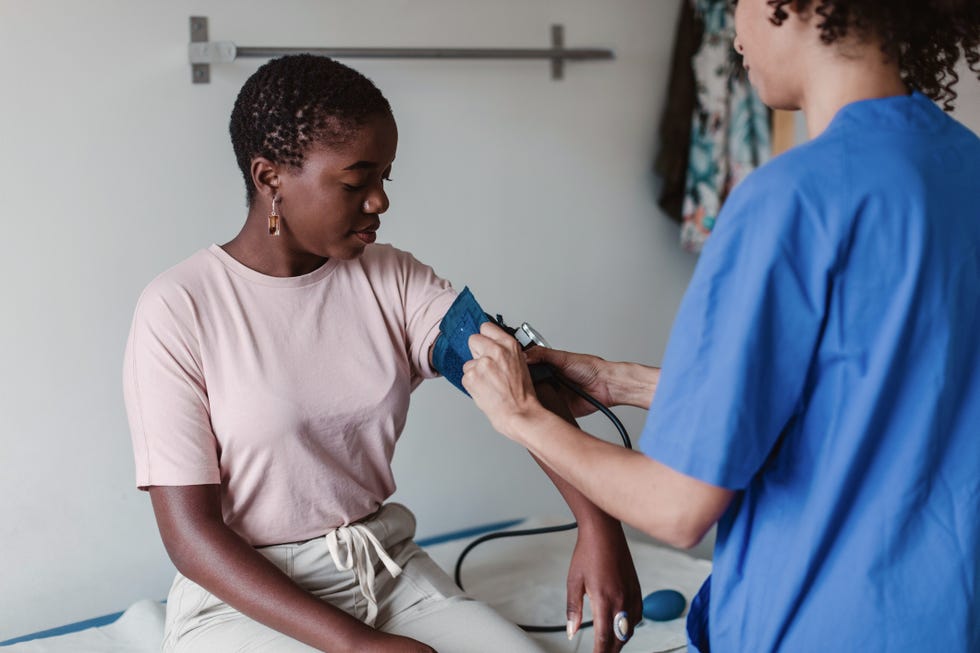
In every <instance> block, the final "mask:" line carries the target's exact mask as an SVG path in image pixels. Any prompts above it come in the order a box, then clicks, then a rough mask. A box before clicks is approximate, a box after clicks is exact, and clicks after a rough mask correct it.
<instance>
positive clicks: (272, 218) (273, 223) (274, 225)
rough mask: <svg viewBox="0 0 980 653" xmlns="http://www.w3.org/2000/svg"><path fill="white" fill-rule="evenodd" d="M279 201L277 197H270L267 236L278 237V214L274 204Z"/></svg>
mask: <svg viewBox="0 0 980 653" xmlns="http://www.w3.org/2000/svg"><path fill="white" fill-rule="evenodd" d="M278 201H279V196H278V195H273V197H272V211H270V212H269V235H270V236H278V235H279V212H278V211H276V202H278Z"/></svg>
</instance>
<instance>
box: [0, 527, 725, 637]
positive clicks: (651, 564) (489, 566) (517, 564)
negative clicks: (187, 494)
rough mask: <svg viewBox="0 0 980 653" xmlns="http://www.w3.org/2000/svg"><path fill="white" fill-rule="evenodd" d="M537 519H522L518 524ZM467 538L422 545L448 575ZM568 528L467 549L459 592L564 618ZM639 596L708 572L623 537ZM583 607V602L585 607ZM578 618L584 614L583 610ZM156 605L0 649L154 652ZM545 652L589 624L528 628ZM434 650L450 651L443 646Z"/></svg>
mask: <svg viewBox="0 0 980 653" xmlns="http://www.w3.org/2000/svg"><path fill="white" fill-rule="evenodd" d="M541 525H543V522H542V521H541V520H527V521H526V522H524V523H523V524H521V525H520V526H519V528H534V527H537V526H541ZM470 541H471V540H469V539H466V540H456V541H452V542H445V543H443V544H438V545H434V546H430V547H426V550H427V551H428V552H429V554H430V555H431V556H432V558H433V559H434V560H435V561H436V563H438V564H439V565H440V566H441V567H442V568H443V569H445V570H446V571H447V572H448V573H449V574H452V573H453V567H454V565H455V564H456V558H457V557H458V555H459V552H460V551H462V550H463V548H464V547H465V546H466V545H467V544H468V543H469V542H470ZM574 543H575V533H574V531H572V532H566V533H553V534H549V535H534V536H530V537H520V538H513V539H508V540H494V541H491V542H487V543H485V544H482V545H480V546H479V547H477V548H476V549H474V550H473V551H472V552H471V553H470V554H469V556H467V558H466V561H465V563H464V565H463V575H462V581H463V584H464V586H465V587H466V590H467V591H468V592H469V593H470V594H472V595H473V596H475V597H477V598H479V599H480V600H483V601H486V602H487V603H490V604H491V605H493V606H494V607H495V608H497V609H498V610H499V611H500V612H501V613H503V614H504V615H505V616H506V617H508V618H510V619H512V620H514V621H517V622H519V623H525V624H536V625H537V624H540V625H562V624H564V623H565V574H566V572H567V569H568V561H569V558H570V556H571V552H572V547H573V546H574ZM630 551H631V552H632V554H633V561H634V562H635V564H636V568H637V572H638V575H639V578H640V585H641V587H642V589H643V592H644V594H647V593H649V592H652V591H654V590H658V589H668V588H669V589H676V590H678V591H679V592H681V593H682V594H684V596H686V597H687V599H688V603H690V600H691V599H692V598H693V597H694V595H695V593H696V592H697V590H698V588H699V587H700V585H701V583H702V582H703V581H704V579H705V577H707V575H708V574H709V573H710V571H711V563H709V562H707V561H705V560H699V559H696V558H692V557H691V556H688V555H686V554H683V553H678V552H676V551H672V550H669V549H665V548H662V547H658V546H654V545H652V544H649V543H646V542H641V541H638V540H635V539H634V540H631V541H630ZM587 608H588V605H587V604H586V609H587ZM586 618H589V616H588V613H587V614H586ZM163 620H164V606H163V605H162V604H161V603H159V602H158V601H152V600H143V601H138V602H136V603H134V604H133V605H131V606H130V607H129V609H128V610H126V611H125V613H123V615H122V616H121V617H120V618H119V619H117V620H116V621H115V622H113V623H111V624H109V625H107V626H102V627H99V628H89V629H87V630H82V631H79V632H75V633H69V634H67V635H61V636H59V637H50V638H46V639H37V640H33V641H30V642H22V643H20V644H14V645H12V646H9V647H3V650H4V652H7V651H9V652H10V653H69V652H70V653H158V651H159V650H160V641H161V639H162V635H163ZM533 637H534V638H535V640H537V641H538V642H540V643H541V646H542V647H543V648H544V649H545V650H546V651H548V653H573V652H575V653H577V652H580V651H581V652H589V651H591V650H592V631H591V629H586V630H582V631H581V632H580V634H578V635H577V636H576V637H575V638H574V639H573V640H572V641H568V640H567V639H566V637H565V634H564V633H546V634H534V635H533ZM685 642H686V640H685V637H684V617H683V616H682V617H681V618H679V619H675V620H673V621H669V622H662V623H657V622H651V621H648V622H645V623H644V624H643V625H642V626H640V627H639V628H637V629H636V632H635V634H634V635H633V639H632V640H630V642H629V643H628V644H627V645H626V646H625V647H624V648H623V651H624V653H654V652H656V653H663V652H665V651H675V650H683V648H684V646H685ZM442 653H452V652H451V651H444V652H442Z"/></svg>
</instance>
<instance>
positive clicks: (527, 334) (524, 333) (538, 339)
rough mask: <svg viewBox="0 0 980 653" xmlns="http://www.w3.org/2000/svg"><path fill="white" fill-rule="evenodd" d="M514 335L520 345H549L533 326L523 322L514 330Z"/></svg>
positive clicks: (525, 347)
mask: <svg viewBox="0 0 980 653" xmlns="http://www.w3.org/2000/svg"><path fill="white" fill-rule="evenodd" d="M514 337H515V338H517V342H519V343H521V347H523V348H524V349H527V348H528V347H530V346H531V345H538V346H539V347H549V348H550V347H551V345H549V344H548V341H547V340H545V339H544V336H543V335H541V334H540V333H538V332H537V331H536V330H535V329H534V327H533V326H531V325H530V324H528V323H527V322H524V323H523V324H521V326H519V327H518V328H517V331H515V332H514Z"/></svg>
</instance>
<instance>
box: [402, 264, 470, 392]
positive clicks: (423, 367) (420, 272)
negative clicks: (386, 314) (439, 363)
mask: <svg viewBox="0 0 980 653" xmlns="http://www.w3.org/2000/svg"><path fill="white" fill-rule="evenodd" d="M401 255H402V261H401V265H402V269H403V274H404V275H405V284H404V289H405V290H404V292H405V298H404V302H405V322H406V324H405V329H406V333H407V336H408V346H409V357H410V360H411V363H412V377H413V378H412V382H413V383H412V384H413V387H414V386H415V385H417V384H418V383H420V382H421V381H422V379H430V378H433V377H436V376H439V372H438V371H437V370H436V369H435V368H434V367H432V364H431V362H430V360H429V350H430V349H431V348H432V344H433V343H434V342H435V340H436V338H437V337H438V336H439V324H440V322H442V318H443V317H444V316H445V315H446V311H448V310H449V307H450V306H452V303H453V301H454V300H455V299H456V295H457V293H456V291H455V290H454V289H453V288H452V286H451V285H450V284H449V282H448V281H446V280H445V279H443V278H441V277H439V276H437V275H436V273H435V272H434V271H433V269H432V268H431V267H429V266H428V265H425V264H424V263H420V262H419V261H418V260H417V259H415V258H414V257H413V256H412V255H411V254H409V253H407V252H402V253H401Z"/></svg>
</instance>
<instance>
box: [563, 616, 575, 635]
mask: <svg viewBox="0 0 980 653" xmlns="http://www.w3.org/2000/svg"><path fill="white" fill-rule="evenodd" d="M565 634H566V635H568V639H571V638H573V637H575V622H574V621H572V620H571V619H569V620H568V623H566V624H565Z"/></svg>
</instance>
